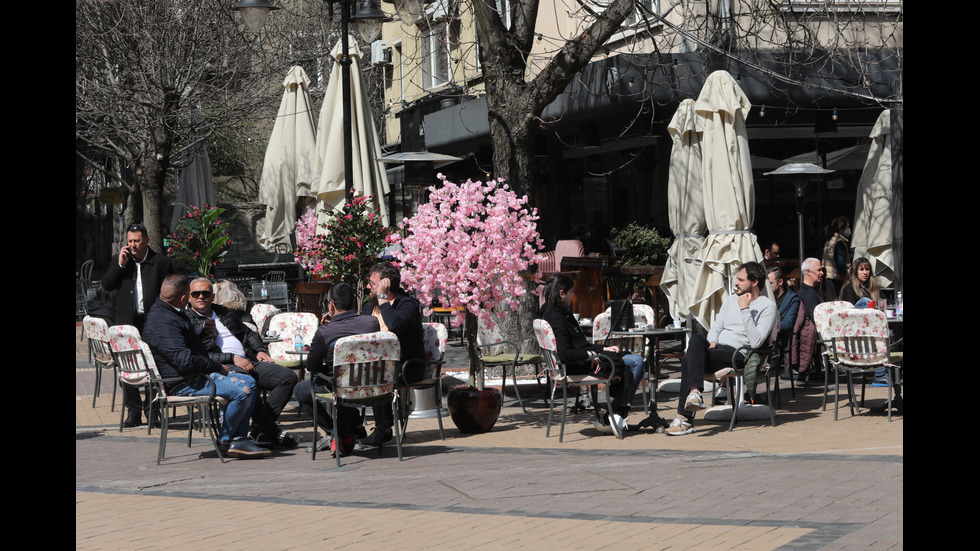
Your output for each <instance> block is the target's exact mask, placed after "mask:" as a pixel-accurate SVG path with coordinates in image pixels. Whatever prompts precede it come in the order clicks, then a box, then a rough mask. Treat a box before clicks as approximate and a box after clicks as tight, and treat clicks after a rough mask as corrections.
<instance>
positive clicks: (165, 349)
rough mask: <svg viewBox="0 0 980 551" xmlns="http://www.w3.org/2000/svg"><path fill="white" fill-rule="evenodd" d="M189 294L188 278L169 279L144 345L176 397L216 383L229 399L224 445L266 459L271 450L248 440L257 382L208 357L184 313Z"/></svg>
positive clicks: (234, 453)
mask: <svg viewBox="0 0 980 551" xmlns="http://www.w3.org/2000/svg"><path fill="white" fill-rule="evenodd" d="M188 295H190V283H189V282H188V280H187V277H186V276H184V275H181V274H172V275H169V276H167V277H166V278H165V279H164V280H163V285H161V287H160V295H159V296H158V298H157V300H156V302H155V303H154V304H153V307H152V308H151V309H150V313H149V314H148V315H147V316H146V323H145V324H144V326H143V333H142V337H143V341H145V342H146V344H148V345H149V346H150V350H151V351H152V352H153V359H154V360H155V361H156V364H157V369H158V370H159V371H160V376H161V377H163V378H164V379H171V380H172V381H171V382H167V383H166V388H167V392H168V393H170V394H172V395H174V396H201V395H207V394H209V393H210V385H209V383H208V379H210V380H211V381H214V385H215V387H216V388H217V391H216V395H217V396H221V397H222V398H225V399H226V400H228V406H227V408H226V409H225V418H224V422H223V423H222V425H221V434H220V436H219V440H220V444H221V445H222V446H226V447H227V449H228V451H227V454H228V455H229V456H230V457H240V458H243V459H244V458H259V457H266V456H268V455H270V454H271V453H272V452H271V451H269V450H267V449H263V448H260V447H259V446H257V445H256V444H255V442H253V441H252V440H251V439H249V438H248V427H249V422H250V419H251V417H252V408H253V407H255V388H256V387H255V379H253V378H252V377H250V376H248V375H245V374H241V373H230V374H229V372H228V367H227V366H225V365H222V364H220V363H218V362H216V361H214V360H212V359H211V358H209V357H208V354H207V351H206V350H205V349H204V344H203V343H202V342H201V339H200V337H199V336H198V335H197V333H196V332H195V330H194V326H193V324H191V322H190V320H189V319H187V317H186V316H185V315H184V308H185V307H186V306H187V302H188ZM181 379H182V380H181Z"/></svg>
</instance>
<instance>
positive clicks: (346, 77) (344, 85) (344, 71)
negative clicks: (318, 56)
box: [340, 4, 354, 203]
mask: <svg viewBox="0 0 980 551" xmlns="http://www.w3.org/2000/svg"><path fill="white" fill-rule="evenodd" d="M349 19H350V9H349V7H348V6H347V5H346V4H345V5H343V6H342V7H341V10H340V27H341V30H340V40H341V41H342V42H341V43H342V46H341V56H340V67H341V72H340V75H341V79H340V82H341V90H342V91H343V98H344V105H343V114H344V201H345V203H349V202H350V201H351V199H352V197H351V192H352V191H353V181H352V180H351V175H352V174H353V173H354V152H353V151H352V149H353V144H352V140H353V137H352V135H351V98H350V66H351V59H350V45H349V44H348V43H347V38H348V34H347V26H348V23H349Z"/></svg>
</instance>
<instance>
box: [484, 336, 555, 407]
mask: <svg viewBox="0 0 980 551" xmlns="http://www.w3.org/2000/svg"><path fill="white" fill-rule="evenodd" d="M478 319H479V323H478V324H477V327H478V330H477V333H476V345H477V353H478V354H479V357H480V362H482V363H483V369H486V368H488V367H499V368H501V376H500V394H501V396H504V395H506V392H507V370H508V369H510V370H511V377H512V380H513V381H514V394H515V395H517V403H518V404H520V406H521V411H523V412H524V413H527V408H526V407H524V400H522V399H521V392H520V389H519V387H518V386H517V366H520V365H533V366H534V367H535V373H537V371H538V368H539V367H540V366H541V356H539V355H538V354H522V353H521V345H522V344H523V343H525V342H528V341H532V340H534V337H525V338H523V339H511V340H506V339H504V336H503V334H502V333H501V332H500V326H499V325H496V324H494V326H493V327H490V326H489V325H487V322H485V321H484V320H483V318H478Z"/></svg>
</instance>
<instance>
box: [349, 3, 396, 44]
mask: <svg viewBox="0 0 980 551" xmlns="http://www.w3.org/2000/svg"><path fill="white" fill-rule="evenodd" d="M390 20H391V19H390V18H389V17H388V14H386V13H385V12H383V11H381V8H379V7H378V2H377V1H376V0H360V1H359V2H358V3H357V11H356V12H354V17H352V18H351V21H352V22H353V23H354V28H355V29H357V33H358V34H359V35H361V38H362V39H363V40H364V41H365V42H374V40H375V39H376V38H378V35H380V34H381V24H382V23H384V22H385V21H390Z"/></svg>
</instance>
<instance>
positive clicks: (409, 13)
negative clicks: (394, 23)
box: [384, 0, 433, 25]
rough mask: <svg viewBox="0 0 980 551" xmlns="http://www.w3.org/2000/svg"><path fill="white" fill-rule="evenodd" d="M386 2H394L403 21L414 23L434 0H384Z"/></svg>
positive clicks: (396, 10) (409, 23)
mask: <svg viewBox="0 0 980 551" xmlns="http://www.w3.org/2000/svg"><path fill="white" fill-rule="evenodd" d="M384 1H385V3H386V4H394V6H395V8H394V9H395V14H396V15H397V16H398V19H401V21H402V23H404V24H406V25H414V24H415V22H416V21H418V20H419V17H421V16H422V10H423V9H425V6H426V5H428V4H431V3H432V1H433V0H384Z"/></svg>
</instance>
